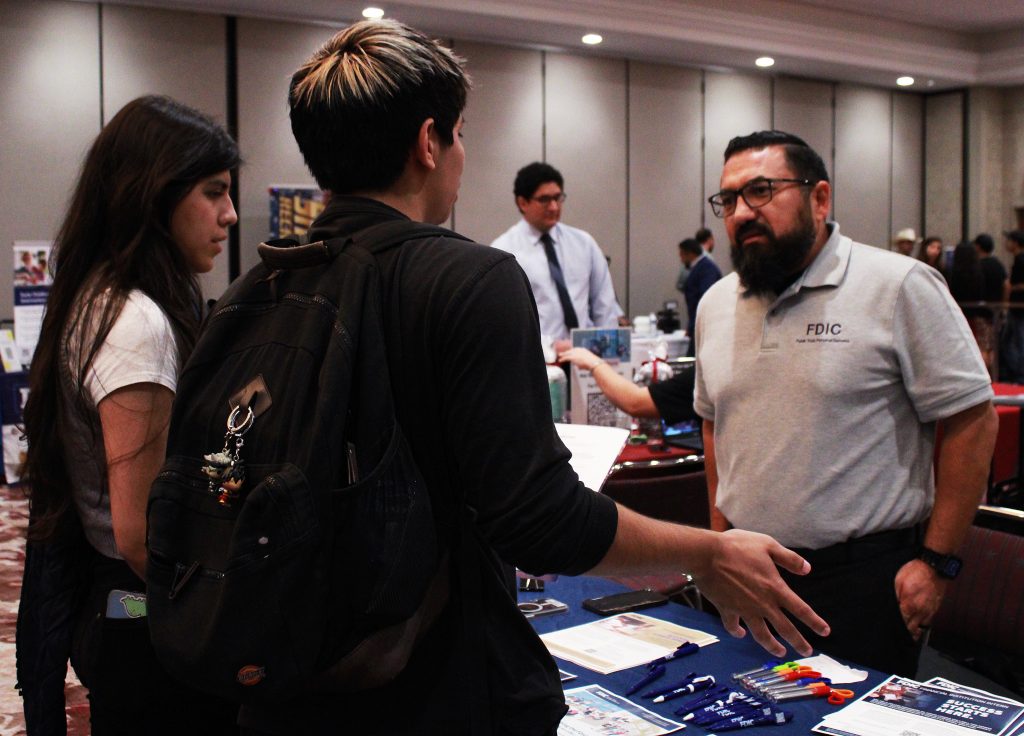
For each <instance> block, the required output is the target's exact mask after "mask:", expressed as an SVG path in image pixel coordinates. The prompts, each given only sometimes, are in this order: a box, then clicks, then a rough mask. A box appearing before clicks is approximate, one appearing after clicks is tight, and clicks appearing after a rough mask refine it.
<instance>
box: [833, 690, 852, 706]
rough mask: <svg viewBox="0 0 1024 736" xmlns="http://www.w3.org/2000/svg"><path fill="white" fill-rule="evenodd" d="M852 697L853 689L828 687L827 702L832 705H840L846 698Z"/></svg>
mask: <svg viewBox="0 0 1024 736" xmlns="http://www.w3.org/2000/svg"><path fill="white" fill-rule="evenodd" d="M852 697H853V690H845V689H841V688H834V687H833V688H829V691H828V702H829V703H831V704H832V705H842V704H843V703H845V702H846V701H847V700H849V699H850V698H852Z"/></svg>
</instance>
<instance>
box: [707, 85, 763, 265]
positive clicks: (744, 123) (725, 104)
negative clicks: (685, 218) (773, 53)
mask: <svg viewBox="0 0 1024 736" xmlns="http://www.w3.org/2000/svg"><path fill="white" fill-rule="evenodd" d="M771 123H772V99H771V80H770V79H769V78H768V77H762V76H747V75H743V74H722V73H718V72H708V73H707V74H705V76H704V131H705V136H704V194H703V198H704V199H706V198H707V197H710V196H711V195H712V194H714V193H715V192H717V191H718V188H719V183H720V181H721V177H722V155H723V154H724V153H725V147H726V146H727V145H728V143H729V141H730V140H731V139H732V138H734V137H736V136H738V135H747V134H748V133H752V132H754V131H757V130H765V129H767V128H770V127H771ZM702 206H703V207H704V212H705V222H707V226H708V227H709V228H711V230H712V232H714V234H715V243H716V248H715V252H714V259H715V262H716V263H718V265H719V267H720V268H721V269H722V273H723V274H724V273H728V272H729V271H732V259H731V258H730V257H729V238H728V237H727V236H726V234H725V226H724V225H723V224H722V221H721V220H719V219H718V218H717V217H715V216H714V214H713V213H712V212H711V207H710V206H709V205H708V204H707V203H706V202H705V203H704V204H703V205H702Z"/></svg>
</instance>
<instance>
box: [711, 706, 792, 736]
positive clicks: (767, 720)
mask: <svg viewBox="0 0 1024 736" xmlns="http://www.w3.org/2000/svg"><path fill="white" fill-rule="evenodd" d="M792 719H793V714H792V713H790V712H789V711H788V710H781V711H775V712H774V713H773V714H772V715H770V716H759V717H758V718H740V719H734V718H730V719H728V720H726V721H723V722H721V723H711V724H709V725H707V726H702V728H705V729H707V730H708V731H709V732H711V733H715V732H723V731H735V730H737V729H740V728H752V727H753V726H776V725H780V724H783V723H789V722H790V721H791V720H792Z"/></svg>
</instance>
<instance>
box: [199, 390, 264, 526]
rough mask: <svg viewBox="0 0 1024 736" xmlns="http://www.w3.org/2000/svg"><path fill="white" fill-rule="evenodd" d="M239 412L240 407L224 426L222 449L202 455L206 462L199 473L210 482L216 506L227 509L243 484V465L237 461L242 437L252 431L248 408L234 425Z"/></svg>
mask: <svg viewBox="0 0 1024 736" xmlns="http://www.w3.org/2000/svg"><path fill="white" fill-rule="evenodd" d="M241 412H242V408H241V407H240V406H236V407H235V408H234V409H232V410H231V415H230V416H229V417H228V422H227V426H228V431H227V434H225V435H224V449H223V450H221V451H220V452H214V453H210V454H209V455H203V459H204V460H205V461H206V464H205V465H204V466H203V473H204V474H205V475H206V477H207V478H209V479H210V485H209V490H210V493H213V494H215V495H216V496H217V503H219V504H220V505H221V506H231V502H232V501H234V500H235V499H237V498H238V495H239V492H240V491H241V490H242V484H243V483H244V482H245V462H244V461H243V460H242V458H241V457H240V455H241V450H242V445H244V444H245V440H243V439H242V435H244V434H245V433H246V432H248V431H249V429H250V428H251V427H252V424H253V420H254V419H255V414H253V411H252V407H247V408H246V415H245V418H244V419H242V421H241V422H240V423H237V424H236V422H237V420H238V415H239V414H240V413H241Z"/></svg>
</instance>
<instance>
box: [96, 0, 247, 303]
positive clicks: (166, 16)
mask: <svg viewBox="0 0 1024 736" xmlns="http://www.w3.org/2000/svg"><path fill="white" fill-rule="evenodd" d="M100 15H101V19H102V28H101V35H100V39H101V43H102V45H103V57H102V58H103V67H102V69H103V79H102V95H103V116H104V121H103V122H104V123H106V122H107V121H108V120H110V118H112V117H113V116H114V115H115V114H117V111H118V110H120V109H121V108H122V107H123V106H124V105H125V104H127V103H128V102H130V101H131V100H134V99H135V98H136V97H140V96H141V95H147V94H154V93H157V94H163V95H168V96H170V97H173V98H174V99H176V100H178V101H179V102H183V103H185V104H186V105H191V106H192V107H194V108H196V109H198V110H202V111H203V112H205V113H206V114H207V115H210V116H211V117H213V118H214V119H215V120H216V121H217V122H219V123H220V124H221V125H226V123H227V69H226V66H225V63H224V60H225V54H226V52H225V23H226V21H225V19H224V17H223V16H211V15H207V14H205V13H186V12H179V11H171V10H158V9H155V8H139V7H129V6H123V5H111V4H106V3H105V4H104V5H103V12H102V13H101V14H100ZM200 79H201V80H202V84H196V80H200ZM225 248H226V246H225ZM199 280H200V284H201V286H202V289H203V293H204V294H206V295H207V296H210V297H217V296H219V295H220V294H221V292H223V291H224V289H226V288H227V285H228V283H229V281H230V279H229V278H228V257H227V253H226V252H225V253H224V254H223V255H222V256H221V257H220V258H216V259H214V262H213V270H212V271H210V272H209V273H205V274H202V275H201V276H200V279H199Z"/></svg>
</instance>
